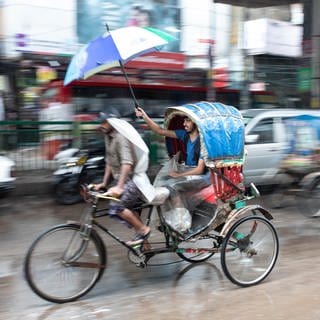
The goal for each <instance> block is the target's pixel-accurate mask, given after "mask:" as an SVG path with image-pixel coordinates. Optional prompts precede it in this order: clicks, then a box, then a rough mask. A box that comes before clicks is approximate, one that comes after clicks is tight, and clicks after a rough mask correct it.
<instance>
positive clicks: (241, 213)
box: [220, 205, 273, 237]
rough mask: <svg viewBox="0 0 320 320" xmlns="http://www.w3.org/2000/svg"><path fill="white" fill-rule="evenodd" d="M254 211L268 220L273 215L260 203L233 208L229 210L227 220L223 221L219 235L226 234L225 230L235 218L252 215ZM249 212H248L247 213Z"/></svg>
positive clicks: (227, 229) (226, 230)
mask: <svg viewBox="0 0 320 320" xmlns="http://www.w3.org/2000/svg"><path fill="white" fill-rule="evenodd" d="M254 211H259V212H260V213H261V214H262V215H263V216H264V217H265V218H266V219H268V220H272V219H273V216H272V215H271V213H270V212H269V211H268V210H267V209H265V208H264V207H262V206H260V205H249V206H245V207H243V208H240V209H234V210H232V211H231V212H230V214H229V216H228V218H227V221H226V222H225V224H224V226H223V228H222V230H221V232H220V235H221V236H223V237H224V236H226V234H227V232H228V231H229V229H230V228H231V227H232V225H233V224H234V222H235V221H236V220H238V219H239V218H242V217H244V216H252V215H254V213H253V212H254ZM249 212H250V214H248V213H249Z"/></svg>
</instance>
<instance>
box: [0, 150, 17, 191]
mask: <svg viewBox="0 0 320 320" xmlns="http://www.w3.org/2000/svg"><path fill="white" fill-rule="evenodd" d="M14 168H15V163H14V161H12V160H11V159H9V158H8V157H5V156H0V196H4V195H5V194H7V193H8V192H9V191H11V190H13V189H14V188H15V180H16V178H15V177H14Z"/></svg>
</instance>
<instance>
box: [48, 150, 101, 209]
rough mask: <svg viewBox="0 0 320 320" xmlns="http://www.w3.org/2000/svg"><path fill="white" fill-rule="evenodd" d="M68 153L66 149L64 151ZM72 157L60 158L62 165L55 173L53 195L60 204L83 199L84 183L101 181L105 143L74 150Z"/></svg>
mask: <svg viewBox="0 0 320 320" xmlns="http://www.w3.org/2000/svg"><path fill="white" fill-rule="evenodd" d="M63 152H64V154H66V152H65V150H64V151H63ZM72 153H74V154H73V156H71V157H70V158H67V159H66V158H63V157H61V158H60V165H59V167H58V169H57V170H56V171H55V172H54V173H53V196H54V199H55V201H56V202H57V203H59V204H67V205H68V204H75V203H78V202H80V201H82V197H81V195H80V193H79V188H80V185H82V184H83V183H100V182H101V181H102V179H103V175H104V169H105V161H104V156H105V150H104V145H103V146H100V147H96V148H92V149H88V150H80V149H79V150H78V151H76V150H73V152H72Z"/></svg>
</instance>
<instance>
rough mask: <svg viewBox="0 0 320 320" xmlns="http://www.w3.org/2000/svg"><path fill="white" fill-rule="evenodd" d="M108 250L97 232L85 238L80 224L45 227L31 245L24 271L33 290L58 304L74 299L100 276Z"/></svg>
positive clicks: (90, 286) (92, 231)
mask: <svg viewBox="0 0 320 320" xmlns="http://www.w3.org/2000/svg"><path fill="white" fill-rule="evenodd" d="M106 263H107V253H106V249H105V246H104V244H103V242H102V239H101V238H100V236H99V235H98V234H97V232H96V231H94V230H91V232H90V234H89V235H87V236H86V238H83V236H81V235H80V225H78V224H62V225H57V226H54V227H52V228H50V229H49V230H46V231H45V232H43V233H42V234H41V235H39V236H38V238H37V239H36V240H35V241H34V242H33V243H32V244H31V246H30V248H29V250H28V252H27V254H26V257H25V261H24V274H25V278H26V281H27V283H28V284H29V286H30V288H31V289H32V291H33V292H34V293H36V294H37V295H38V296H40V297H41V298H43V299H45V300H47V301H50V302H55V303H65V302H70V301H74V300H76V299H78V298H80V297H81V296H83V295H85V294H86V293H88V292H89V291H90V290H91V289H92V288H93V287H94V285H95V284H96V283H97V282H98V280H99V279H100V278H101V276H102V274H103V272H104V269H105V266H106Z"/></svg>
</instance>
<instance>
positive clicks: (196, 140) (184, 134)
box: [135, 107, 211, 191]
mask: <svg viewBox="0 0 320 320" xmlns="http://www.w3.org/2000/svg"><path fill="white" fill-rule="evenodd" d="M135 112H136V116H137V117H141V118H143V120H144V121H145V122H146V123H147V125H148V126H149V127H150V129H151V130H152V131H153V132H155V133H157V134H160V135H162V136H165V137H168V138H174V139H180V140H181V141H182V142H184V144H185V146H186V160H185V169H184V170H182V171H179V172H178V171H171V172H169V176H171V177H173V178H178V177H188V176H195V175H197V176H199V177H198V179H197V181H196V183H195V180H190V181H184V183H183V184H180V183H178V184H177V186H172V187H173V189H175V190H177V191H187V190H189V188H190V187H191V188H193V189H194V188H195V187H196V189H202V188H205V187H207V186H209V185H210V184H211V179H210V174H209V172H208V171H207V168H206V165H205V162H204V160H203V159H202V158H201V156H200V136H199V130H198V127H197V125H196V124H195V123H194V122H193V121H192V120H191V119H190V118H188V117H187V116H185V118H184V121H183V126H184V129H178V130H169V129H165V128H162V127H160V126H159V125H158V124H157V123H155V122H154V121H153V120H152V119H151V118H150V117H149V116H148V115H147V113H146V112H145V111H144V110H143V109H142V108H141V107H136V109H135ZM186 140H187V141H186ZM185 141H186V143H185Z"/></svg>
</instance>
